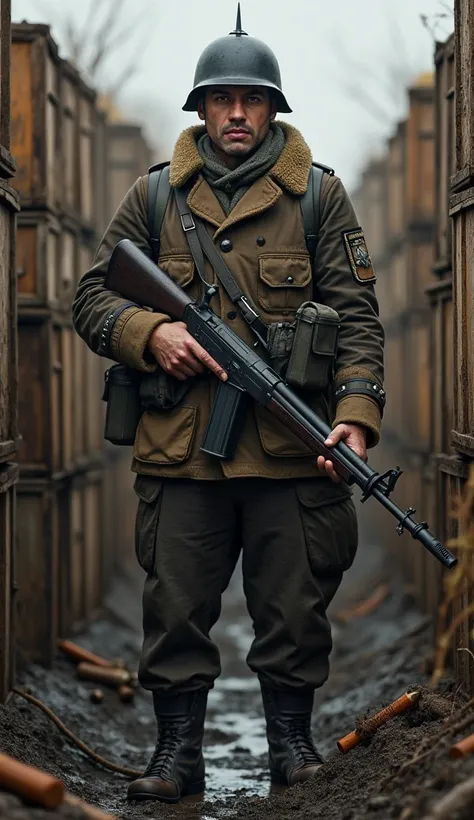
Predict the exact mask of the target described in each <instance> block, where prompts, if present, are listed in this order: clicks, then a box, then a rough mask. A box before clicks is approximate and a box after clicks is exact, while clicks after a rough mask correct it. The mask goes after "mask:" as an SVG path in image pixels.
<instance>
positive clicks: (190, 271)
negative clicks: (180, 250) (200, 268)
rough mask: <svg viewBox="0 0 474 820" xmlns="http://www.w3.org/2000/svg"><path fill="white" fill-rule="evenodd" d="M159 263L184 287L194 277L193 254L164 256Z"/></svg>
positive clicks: (171, 277)
mask: <svg viewBox="0 0 474 820" xmlns="http://www.w3.org/2000/svg"><path fill="white" fill-rule="evenodd" d="M158 265H159V266H160V268H161V269H162V270H164V271H165V273H167V274H168V276H169V277H170V279H172V280H173V282H176V284H178V285H180V286H181V287H182V288H184V287H185V286H186V285H189V283H190V282H192V281H193V279H194V260H193V258H192V256H186V255H178V256H164V257H162V258H160V259H159V260H158Z"/></svg>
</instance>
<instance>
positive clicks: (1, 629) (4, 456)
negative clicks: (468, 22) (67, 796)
mask: <svg viewBox="0 0 474 820" xmlns="http://www.w3.org/2000/svg"><path fill="white" fill-rule="evenodd" d="M10 53H11V49H10V0H0V702H3V700H4V699H5V697H6V695H7V693H8V690H9V689H10V686H11V684H12V682H13V678H14V631H15V630H14V605H13V602H14V590H15V573H14V545H15V521H16V515H15V511H16V486H17V480H18V464H17V459H18V428H17V378H18V372H17V329H16V293H15V290H16V281H15V220H16V213H17V211H18V207H19V197H18V194H17V193H16V192H15V191H14V190H13V188H12V187H11V185H12V177H13V176H14V173H15V163H14V160H13V157H12V155H11V153H10Z"/></svg>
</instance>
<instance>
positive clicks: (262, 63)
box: [183, 3, 291, 114]
mask: <svg viewBox="0 0 474 820" xmlns="http://www.w3.org/2000/svg"><path fill="white" fill-rule="evenodd" d="M214 85H237V86H247V85H248V86H264V87H265V88H268V89H270V90H271V92H272V96H273V98H274V99H275V101H276V104H277V110H278V111H280V112H282V113H285V114H286V113H291V108H290V106H289V105H288V103H287V101H286V97H285V95H284V94H283V91H282V86H281V74H280V67H279V65H278V61H277V58H276V57H275V55H274V53H273V51H272V50H271V49H270V48H269V47H268V46H267V45H266V44H265V43H262V41H261V40H257V39H255V37H249V35H248V34H247V32H246V31H242V23H241V16H240V3H239V5H238V10H237V25H236V28H235V31H231V32H230V34H229V35H228V36H227V37H220V38H219V39H218V40H214V42H212V43H211V44H210V45H208V47H207V48H206V49H205V50H204V51H203V53H202V54H201V56H200V58H199V61H198V64H197V67H196V73H195V75H194V88H193V90H192V91H191V93H190V94H189V96H188V99H187V100H186V103H185V105H183V111H197V106H198V101H199V100H200V99H202V97H203V96H204V90H205V89H206V88H208V87H209V86H214Z"/></svg>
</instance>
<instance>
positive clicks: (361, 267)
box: [342, 228, 376, 284]
mask: <svg viewBox="0 0 474 820" xmlns="http://www.w3.org/2000/svg"><path fill="white" fill-rule="evenodd" d="M342 236H343V239H344V247H345V249H346V254H347V258H348V260H349V264H350V266H351V270H352V275H353V277H354V279H356V280H357V281H358V282H361V283H362V284H365V283H366V282H375V280H376V276H375V271H374V268H373V266H372V260H371V258H370V255H369V251H368V249H367V243H366V241H365V236H364V232H363V230H362V229H361V228H354V229H353V230H351V231H343V232H342Z"/></svg>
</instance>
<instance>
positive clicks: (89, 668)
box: [77, 663, 130, 686]
mask: <svg viewBox="0 0 474 820" xmlns="http://www.w3.org/2000/svg"><path fill="white" fill-rule="evenodd" d="M77 674H78V676H79V677H80V678H81V679H82V680H93V681H97V683H105V684H106V685H108V686H121V685H122V684H127V683H129V682H130V673H129V672H127V671H126V670H125V669H114V668H113V667H111V668H109V669H105V668H104V667H102V666H94V665H93V664H91V663H80V664H79V666H78V667H77Z"/></svg>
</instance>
